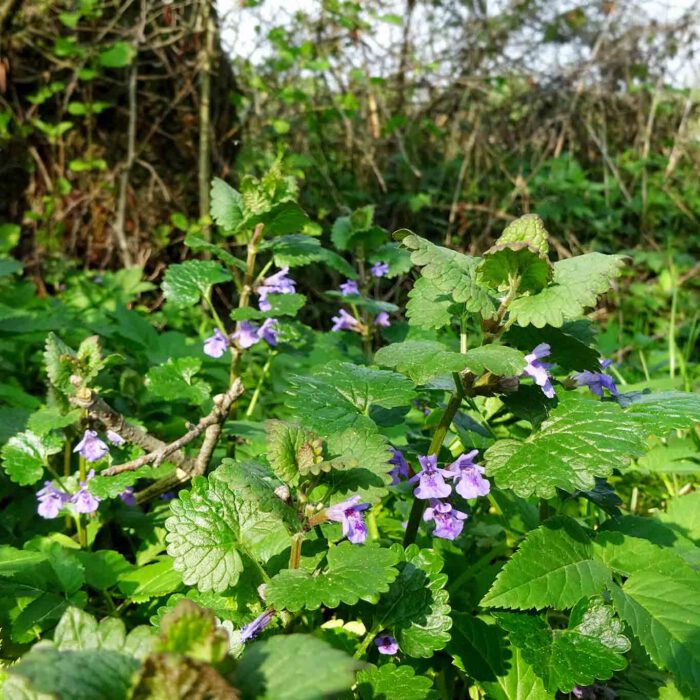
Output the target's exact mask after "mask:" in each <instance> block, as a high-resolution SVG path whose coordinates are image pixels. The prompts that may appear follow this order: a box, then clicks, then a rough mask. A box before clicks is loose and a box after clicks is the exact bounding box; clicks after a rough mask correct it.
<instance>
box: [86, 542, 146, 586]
mask: <svg viewBox="0 0 700 700" xmlns="http://www.w3.org/2000/svg"><path fill="white" fill-rule="evenodd" d="M75 556H76V557H77V558H78V561H79V562H80V563H81V564H82V566H83V569H84V571H85V583H86V584H87V585H88V586H90V587H92V588H95V589H96V590H98V591H104V590H107V589H108V588H112V586H116V585H117V581H118V580H119V577H120V576H121V575H122V574H124V573H126V572H127V571H130V570H131V569H132V565H131V564H130V563H129V562H128V561H127V560H126V559H125V558H124V555H122V554H120V553H119V552H117V551H115V550H113V549H100V550H98V551H96V552H87V551H83V550H78V551H76V552H75Z"/></svg>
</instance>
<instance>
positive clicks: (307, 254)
mask: <svg viewBox="0 0 700 700" xmlns="http://www.w3.org/2000/svg"><path fill="white" fill-rule="evenodd" d="M260 250H271V251H272V255H273V259H274V261H275V265H277V267H300V266H301V265H308V264H309V263H312V262H325V263H326V264H327V265H328V266H329V267H332V268H333V269H334V270H337V271H338V272H340V273H342V274H344V275H346V276H347V277H352V278H354V277H356V276H357V273H356V272H355V270H354V268H353V267H352V266H351V265H350V264H349V263H348V262H347V261H346V260H344V259H343V258H341V257H340V255H338V254H337V253H335V252H333V251H332V250H327V249H326V248H323V247H321V242H320V241H319V240H317V239H316V238H312V237H311V236H307V235H304V234H301V233H293V234H291V235H289V236H279V237H278V238H273V239H272V240H269V241H264V242H263V243H262V244H261V246H260Z"/></svg>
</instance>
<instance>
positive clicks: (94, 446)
mask: <svg viewBox="0 0 700 700" xmlns="http://www.w3.org/2000/svg"><path fill="white" fill-rule="evenodd" d="M73 452H80V456H81V457H83V458H85V459H86V460H87V461H88V462H97V460H98V459H102V458H103V457H104V456H105V455H106V454H107V453H108V452H109V447H107V445H106V444H105V443H104V442H102V440H100V438H98V437H97V433H96V432H95V431H94V430H86V431H85V432H84V433H83V439H82V440H81V441H80V442H79V443H78V444H77V445H76V446H75V449H74V450H73Z"/></svg>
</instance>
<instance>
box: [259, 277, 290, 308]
mask: <svg viewBox="0 0 700 700" xmlns="http://www.w3.org/2000/svg"><path fill="white" fill-rule="evenodd" d="M288 272H289V267H283V268H282V269H281V270H280V271H279V272H276V273H275V274H274V275H270V277H266V278H265V279H264V280H263V281H262V284H261V285H260V286H259V287H258V288H257V289H256V291H257V293H258V295H259V296H260V299H259V301H258V308H259V309H260V311H269V310H270V309H271V308H272V306H271V304H270V302H269V301H268V300H267V296H268V294H294V292H296V287H295V284H296V283H295V282H294V280H293V279H291V278H290V277H287V273H288Z"/></svg>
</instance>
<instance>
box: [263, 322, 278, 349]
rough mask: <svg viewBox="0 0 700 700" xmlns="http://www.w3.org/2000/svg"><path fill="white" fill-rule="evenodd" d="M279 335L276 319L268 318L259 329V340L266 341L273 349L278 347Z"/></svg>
mask: <svg viewBox="0 0 700 700" xmlns="http://www.w3.org/2000/svg"><path fill="white" fill-rule="evenodd" d="M278 335H279V330H277V319H276V318H266V319H265V321H263V324H262V326H260V328H259V329H258V338H260V339H262V340H264V341H265V342H266V343H268V344H269V345H271V346H272V347H273V348H274V347H275V345H277V336H278Z"/></svg>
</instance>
